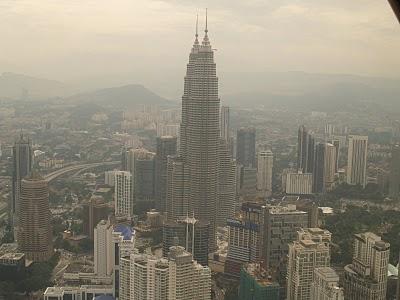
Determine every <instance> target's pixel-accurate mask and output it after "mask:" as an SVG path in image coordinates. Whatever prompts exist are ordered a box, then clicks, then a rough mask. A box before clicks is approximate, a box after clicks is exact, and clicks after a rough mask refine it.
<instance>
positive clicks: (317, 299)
mask: <svg viewBox="0 0 400 300" xmlns="http://www.w3.org/2000/svg"><path fill="white" fill-rule="evenodd" d="M310 299H311V300H344V294H343V288H341V287H339V275H338V274H337V273H336V272H335V270H333V269H332V268H330V267H321V268H316V269H314V280H313V282H312V284H311V298H310Z"/></svg>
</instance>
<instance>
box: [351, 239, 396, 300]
mask: <svg viewBox="0 0 400 300" xmlns="http://www.w3.org/2000/svg"><path fill="white" fill-rule="evenodd" d="M389 255H390V244H389V243H386V242H384V241H382V240H381V237H379V236H377V235H375V234H374V233H371V232H367V233H361V234H356V235H354V246H353V261H352V263H351V264H349V265H347V266H346V267H345V268H344V272H345V273H344V296H345V299H346V300H347V299H348V300H384V299H386V290H387V276H388V264H389Z"/></svg>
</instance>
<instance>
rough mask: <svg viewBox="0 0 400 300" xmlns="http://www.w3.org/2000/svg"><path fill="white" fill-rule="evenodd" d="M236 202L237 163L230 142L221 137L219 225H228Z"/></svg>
mask: <svg viewBox="0 0 400 300" xmlns="http://www.w3.org/2000/svg"><path fill="white" fill-rule="evenodd" d="M235 202H236V163H235V161H234V160H233V158H232V156H231V153H230V149H229V145H228V143H227V142H226V141H225V140H223V139H221V140H220V143H219V149H218V200H217V212H218V213H217V219H216V222H217V226H226V220H227V219H228V218H231V217H233V215H234V213H235Z"/></svg>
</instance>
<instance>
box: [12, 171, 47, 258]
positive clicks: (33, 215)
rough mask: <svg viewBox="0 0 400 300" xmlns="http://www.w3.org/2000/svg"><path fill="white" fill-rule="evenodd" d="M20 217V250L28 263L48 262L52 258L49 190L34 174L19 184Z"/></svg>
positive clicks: (45, 182)
mask: <svg viewBox="0 0 400 300" xmlns="http://www.w3.org/2000/svg"><path fill="white" fill-rule="evenodd" d="M19 216H20V218H19V220H20V226H19V228H18V248H19V250H20V251H21V252H23V253H25V255H26V258H27V259H29V260H33V261H46V260H48V259H49V258H50V257H51V256H52V255H53V240H52V230H51V225H50V219H51V216H50V209H49V188H48V183H47V181H45V180H43V179H42V178H41V177H40V176H39V175H37V174H33V175H32V176H31V177H30V178H27V179H23V180H22V181H21V193H20V209H19Z"/></svg>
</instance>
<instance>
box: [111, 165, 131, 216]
mask: <svg viewBox="0 0 400 300" xmlns="http://www.w3.org/2000/svg"><path fill="white" fill-rule="evenodd" d="M132 183H133V181H132V175H131V173H130V172H128V171H117V172H115V196H114V197H115V199H114V201H115V215H116V216H121V217H132V216H133V204H134V202H133V187H132Z"/></svg>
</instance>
